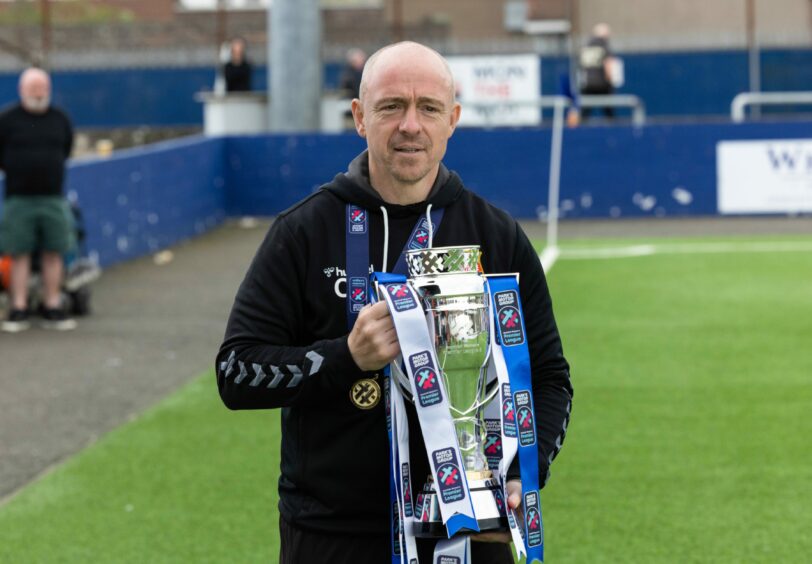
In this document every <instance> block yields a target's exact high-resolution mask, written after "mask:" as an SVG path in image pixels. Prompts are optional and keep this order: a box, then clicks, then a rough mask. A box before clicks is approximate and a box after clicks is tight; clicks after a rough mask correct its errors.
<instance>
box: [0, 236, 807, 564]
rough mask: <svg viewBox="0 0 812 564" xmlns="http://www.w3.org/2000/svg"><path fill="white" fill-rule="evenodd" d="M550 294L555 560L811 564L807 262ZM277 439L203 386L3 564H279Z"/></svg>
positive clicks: (743, 258) (107, 462)
mask: <svg viewBox="0 0 812 564" xmlns="http://www.w3.org/2000/svg"><path fill="white" fill-rule="evenodd" d="M747 240H750V241H757V240H762V239H757V238H753V237H749V238H748V239H747ZM763 240H770V241H773V240H774V238H765V239H763ZM788 240H789V239H788ZM792 240H796V241H797V240H807V241H812V239H809V238H806V239H804V238H793V239H792ZM697 241H698V240H697V239H691V240H690V242H692V243H693V242H697ZM714 241H718V240H714ZM733 241H734V242H735V239H733ZM661 242H663V241H657V243H658V244H659V243H661ZM670 242H672V243H674V242H679V241H670ZM636 243H637V242H635V244H636ZM585 244H587V243H584V242H579V243H578V245H580V246H583V245H585ZM601 244H602V245H606V244H626V242H601ZM549 283H550V288H551V291H552V295H553V301H554V306H555V311H556V316H557V319H558V323H559V328H560V331H561V334H562V337H563V342H564V347H565V353H566V355H567V358H568V359H569V360H570V363H571V364H572V374H573V384H574V386H575V391H576V395H575V401H574V409H573V417H572V422H571V425H570V428H569V432H568V436H567V441H566V444H565V447H564V449H563V451H562V453H561V456H560V458H559V459H558V460H556V462H555V464H554V465H553V469H552V477H551V480H550V482H549V484H548V486H547V487H546V488H545V490H544V492H543V496H542V500H543V507H544V522H545V533H546V538H545V541H546V556H547V559H546V561H547V562H552V563H563V562H566V563H590V564H592V563H600V562H613V563H616V562H624V563H626V562H640V563H672V562H708V563H740V562H764V563H767V562H770V563H772V562H804V561H807V560H808V558H809V554H810V553H812V534H810V533H809V524H810V523H812V487H811V486H810V484H812V448H810V444H812V442H810V441H812V439H810V437H812V418H811V417H810V413H812V352H810V351H812V346H811V345H810V344H811V343H812V252H808V251H806V252H802V251H798V252H781V253H775V254H771V253H765V252H760V253H755V252H754V253H748V252H733V253H706V254H690V253H676V254H655V255H651V256H644V257H634V258H622V259H611V260H566V259H561V260H560V261H559V262H558V263H557V264H556V265H555V267H554V268H553V270H552V272H551V273H550V275H549ZM278 425H279V417H278V412H275V411H269V412H229V411H227V410H226V409H225V408H224V407H222V405H221V403H220V400H219V398H218V397H217V392H216V387H215V384H214V377H213V375H212V374H208V375H205V376H203V377H201V378H200V379H198V380H196V381H194V382H193V383H192V384H191V385H189V386H187V387H185V388H183V389H182V390H180V391H179V392H177V393H176V394H174V395H173V396H171V397H170V398H168V399H167V400H165V401H164V402H162V403H161V404H160V405H158V406H156V408H154V409H152V410H150V411H149V412H147V413H146V414H144V415H143V416H142V417H140V418H138V419H137V420H135V421H134V422H132V423H130V424H128V425H125V426H124V427H122V428H120V429H118V430H116V431H114V432H113V433H111V434H109V435H107V436H106V437H104V438H103V439H102V440H101V441H99V442H98V443H97V444H95V445H93V446H92V447H90V448H89V449H87V450H86V451H84V452H82V453H80V454H79V455H78V456H76V457H74V458H73V459H71V460H70V461H68V462H67V463H66V464H64V465H63V466H61V467H59V468H57V469H55V470H54V471H53V472H50V473H49V474H48V475H46V476H45V477H44V478H42V479H41V480H39V481H37V482H35V483H33V484H31V485H30V486H29V487H27V488H26V489H24V490H23V491H22V492H21V493H20V494H19V495H17V496H16V497H15V498H13V499H12V500H10V501H9V502H8V503H7V504H5V505H4V506H2V507H0V562H3V563H5V562H14V563H16V562H184V563H185V562H275V561H276V554H277V551H278V534H277V511H276V479H277V475H278V471H279V470H278V469H279V462H278V433H279V431H278Z"/></svg>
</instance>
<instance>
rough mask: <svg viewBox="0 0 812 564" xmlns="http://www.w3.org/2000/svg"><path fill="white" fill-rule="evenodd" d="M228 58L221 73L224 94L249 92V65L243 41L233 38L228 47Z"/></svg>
mask: <svg viewBox="0 0 812 564" xmlns="http://www.w3.org/2000/svg"><path fill="white" fill-rule="evenodd" d="M229 49H230V56H229V60H228V62H227V63H226V64H225V67H224V69H223V73H224V75H225V79H226V92H248V91H250V90H251V72H252V69H251V63H250V61H249V60H248V54H247V53H246V43H245V39H243V38H242V37H235V38H234V39H232V40H231V45H230V46H229Z"/></svg>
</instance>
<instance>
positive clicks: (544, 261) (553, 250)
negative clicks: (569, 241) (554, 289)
mask: <svg viewBox="0 0 812 564" xmlns="http://www.w3.org/2000/svg"><path fill="white" fill-rule="evenodd" d="M560 255H561V250H560V249H559V248H558V247H557V246H555V245H553V246H552V247H544V250H543V251H541V254H540V255H539V260H540V261H541V268H542V270H544V272H550V271H551V270H552V269H553V265H554V264H555V261H557V260H558V257H559V256H560Z"/></svg>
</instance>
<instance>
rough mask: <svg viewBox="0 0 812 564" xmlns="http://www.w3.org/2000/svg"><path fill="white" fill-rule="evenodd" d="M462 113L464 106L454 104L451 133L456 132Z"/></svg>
mask: <svg viewBox="0 0 812 564" xmlns="http://www.w3.org/2000/svg"><path fill="white" fill-rule="evenodd" d="M461 112H462V106H461V105H460V103H459V102H454V107H452V108H451V116H450V119H451V123H450V124H449V125H450V126H451V133H454V130H455V129H456V128H457V123H458V122H459V121H460V113H461Z"/></svg>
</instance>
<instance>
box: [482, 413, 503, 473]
mask: <svg viewBox="0 0 812 564" xmlns="http://www.w3.org/2000/svg"><path fill="white" fill-rule="evenodd" d="M485 431H486V435H485V458H487V459H488V468H492V469H493V470H496V469H498V468H499V463H500V462H501V461H502V430H501V425H499V420H498V419H485Z"/></svg>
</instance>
